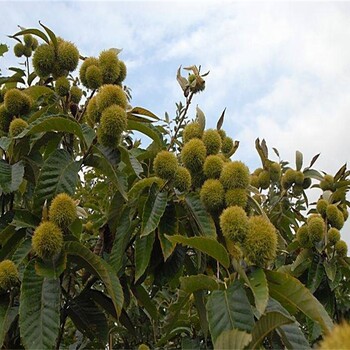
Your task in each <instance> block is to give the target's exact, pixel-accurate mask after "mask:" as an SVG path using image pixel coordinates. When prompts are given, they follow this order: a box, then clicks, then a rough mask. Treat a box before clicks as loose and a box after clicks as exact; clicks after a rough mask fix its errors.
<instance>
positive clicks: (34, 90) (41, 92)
mask: <svg viewBox="0 0 350 350" xmlns="http://www.w3.org/2000/svg"><path fill="white" fill-rule="evenodd" d="M24 91H25V92H26V94H27V95H29V96H30V97H32V98H33V100H38V99H39V98H40V97H43V96H45V95H53V94H54V91H53V90H52V89H50V88H49V87H47V86H39V85H35V86H30V87H28V88H27V89H25V90H24ZM39 111H40V112H42V113H45V112H46V111H47V108H42V109H39ZM39 111H38V112H39ZM38 112H37V113H38ZM42 113H38V115H41V114H42ZM34 114H36V113H34ZM35 119H37V118H35ZM35 119H33V115H32V116H31V117H30V119H29V122H33V121H34V120H35Z"/></svg>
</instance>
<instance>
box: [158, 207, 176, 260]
mask: <svg viewBox="0 0 350 350" xmlns="http://www.w3.org/2000/svg"><path fill="white" fill-rule="evenodd" d="M177 233H178V221H177V217H176V209H175V205H174V204H173V203H171V204H168V205H167V207H166V208H165V211H164V214H163V216H162V218H161V219H160V222H159V226H158V239H159V242H160V246H161V248H162V252H163V257H164V260H167V259H168V258H169V257H170V255H171V254H172V252H173V251H174V249H175V246H176V244H175V243H173V242H170V241H169V240H168V239H166V237H165V235H169V236H173V235H176V234H177Z"/></svg>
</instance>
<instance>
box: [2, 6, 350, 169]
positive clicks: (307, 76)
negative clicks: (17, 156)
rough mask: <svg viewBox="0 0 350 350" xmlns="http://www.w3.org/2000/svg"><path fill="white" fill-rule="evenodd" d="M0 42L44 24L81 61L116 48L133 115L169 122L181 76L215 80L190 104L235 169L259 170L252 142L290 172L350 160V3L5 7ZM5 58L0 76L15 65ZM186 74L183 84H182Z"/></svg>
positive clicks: (9, 57) (332, 166) (335, 166)
mask: <svg viewBox="0 0 350 350" xmlns="http://www.w3.org/2000/svg"><path fill="white" fill-rule="evenodd" d="M0 6H1V18H2V20H1V22H0V42H3V43H8V44H12V43H11V40H10V39H8V38H7V37H6V35H9V34H13V33H15V32H16V31H17V30H18V28H17V25H21V26H24V27H27V28H30V27H37V26H38V21H39V20H41V21H42V22H43V23H44V24H45V25H47V26H49V27H50V28H51V29H53V30H54V32H55V33H56V34H57V35H59V36H61V37H63V38H65V39H67V40H70V41H73V42H75V43H77V44H78V46H79V49H80V51H81V54H82V55H84V56H93V55H98V54H99V52H100V51H101V50H103V49H106V48H110V47H117V48H122V49H123V51H122V53H121V54H120V57H121V58H122V59H124V60H125V61H126V63H127V66H128V77H127V80H126V84H127V85H128V86H130V87H131V88H132V95H133V101H132V104H133V105H134V106H136V105H139V106H143V107H146V108H148V109H150V110H152V111H153V112H155V113H156V114H158V115H159V116H164V112H165V111H167V112H168V113H169V115H170V116H174V113H175V102H176V101H179V100H181V99H182V93H181V90H180V88H179V86H178V85H177V82H176V79H175V76H176V71H177V68H178V67H179V66H180V65H182V66H189V65H194V64H195V65H201V66H202V69H203V71H207V70H210V74H209V76H208V77H207V80H206V85H207V88H206V91H205V92H204V93H202V94H200V95H198V96H196V98H195V100H194V103H193V106H192V109H191V110H190V117H192V118H193V117H194V116H195V111H194V107H195V105H196V104H198V105H199V107H200V108H201V109H202V110H203V111H204V112H205V114H206V116H207V126H209V127H215V125H216V121H217V119H218V117H219V116H220V114H221V112H222V110H223V109H224V108H225V107H226V108H227V112H226V120H225V124H224V128H225V129H226V131H228V133H229V134H230V135H231V136H232V137H234V138H235V139H237V140H240V142H241V146H240V149H239V150H238V152H237V153H236V155H235V157H236V158H239V159H240V160H243V161H245V162H246V163H247V164H248V165H249V167H250V168H251V169H254V168H255V167H257V166H258V165H259V158H258V156H257V154H256V152H255V150H254V140H255V139H256V138H257V137H259V138H265V139H266V141H267V144H268V145H269V146H270V147H276V148H277V149H278V150H279V151H280V154H281V157H282V158H283V159H285V160H290V161H292V164H294V154H295V151H296V150H300V151H301V152H303V153H304V159H305V163H307V165H308V163H309V161H310V159H311V158H312V156H313V155H315V154H316V153H319V152H321V157H320V158H319V161H318V162H317V163H316V165H317V167H318V169H320V170H324V171H327V172H329V173H333V174H334V173H335V172H336V170H337V169H338V168H339V167H340V166H341V165H343V164H344V163H345V162H347V161H348V159H349V150H350V137H349V131H350V130H349V129H350V121H349V118H350V26H349V23H350V3H336V2H334V3H325V2H322V3H310V2H309V3H301V2H291V3H287V2H282V3H281V2H271V3H262V2H244V3H243V2H241V3H237V2H233V3H232V2H227V1H224V2H218V1H215V2H214V1H212V2H206V1H201V2H199V1H198V2H185V1H181V2H169V1H162V2H149V1H134V2H116V1H109V2H102V1H88V2H87V1H85V2H83V1H75V2H73V1H71V2H58V1H55V2H53V1H49V2H46V1H41V2H33V1H30V2H17V1H11V2H4V1H0ZM14 60H15V58H14V55H13V53H12V52H11V53H8V54H7V55H6V56H5V58H4V59H1V60H0V68H2V69H3V70H4V68H5V67H7V66H8V65H10V64H12V63H13V62H14ZM184 74H186V72H184Z"/></svg>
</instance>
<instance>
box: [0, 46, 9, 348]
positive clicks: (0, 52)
mask: <svg viewBox="0 0 350 350" xmlns="http://www.w3.org/2000/svg"><path fill="white" fill-rule="evenodd" d="M8 50H9V48H8V46H7V45H5V44H0V57H2V56H4V54H5V53H6V52H7V51H8ZM0 345H1V344H0Z"/></svg>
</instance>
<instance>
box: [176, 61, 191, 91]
mask: <svg viewBox="0 0 350 350" xmlns="http://www.w3.org/2000/svg"><path fill="white" fill-rule="evenodd" d="M176 80H177V81H178V83H179V84H180V86H181V89H182V90H183V91H186V89H187V88H188V80H187V79H186V78H184V77H183V76H182V75H181V66H180V67H179V68H178V70H177V74H176Z"/></svg>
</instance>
